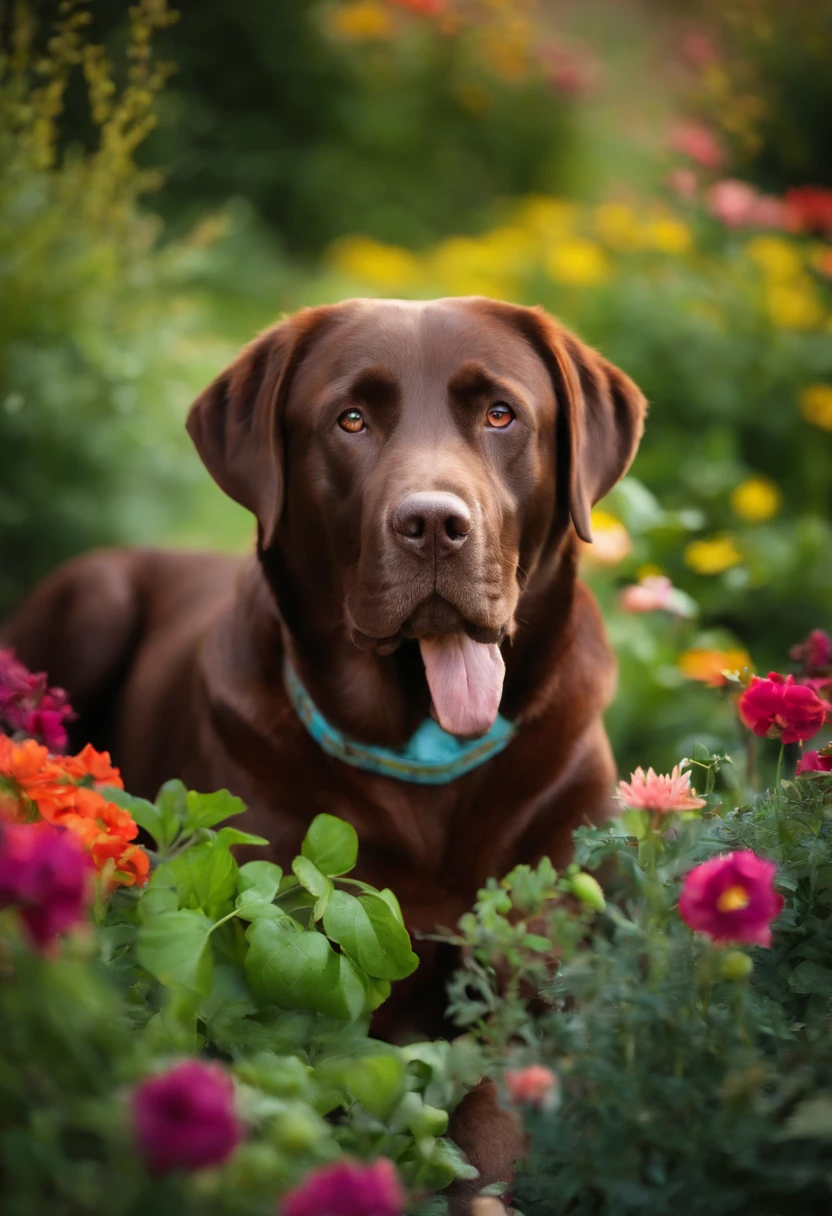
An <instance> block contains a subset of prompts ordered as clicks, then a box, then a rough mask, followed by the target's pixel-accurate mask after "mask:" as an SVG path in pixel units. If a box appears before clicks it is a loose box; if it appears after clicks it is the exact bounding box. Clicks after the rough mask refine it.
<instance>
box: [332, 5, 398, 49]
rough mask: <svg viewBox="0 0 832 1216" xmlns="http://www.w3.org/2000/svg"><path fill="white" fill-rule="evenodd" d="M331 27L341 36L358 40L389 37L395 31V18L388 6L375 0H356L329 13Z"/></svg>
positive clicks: (333, 31) (334, 32)
mask: <svg viewBox="0 0 832 1216" xmlns="http://www.w3.org/2000/svg"><path fill="white" fill-rule="evenodd" d="M328 20H329V28H330V30H331V31H332V33H333V34H336V35H337V36H338V37H340V38H353V39H355V40H356V41H359V40H364V39H373V38H389V37H390V35H391V34H392V33H393V18H392V15H391V13H390V11H389V9H388V8H386V7H385V5H383V4H376V3H375V2H374V0H355V2H354V3H353V4H344V5H341V6H340V7H338V8H334V9H333V10H332V11H331V12H330V14H329V19H328Z"/></svg>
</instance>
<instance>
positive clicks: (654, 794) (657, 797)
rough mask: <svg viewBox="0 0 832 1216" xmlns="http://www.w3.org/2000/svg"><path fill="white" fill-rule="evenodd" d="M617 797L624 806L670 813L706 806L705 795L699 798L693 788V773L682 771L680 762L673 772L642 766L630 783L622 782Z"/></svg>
mask: <svg viewBox="0 0 832 1216" xmlns="http://www.w3.org/2000/svg"><path fill="white" fill-rule="evenodd" d="M617 797H618V798H619V800H620V801H621V802H623V803H624V805H625V806H629V807H632V808H633V809H634V810H637V811H653V812H658V814H660V815H668V814H670V812H671V811H696V810H698V809H699V807H702V806H705V799H704V798H697V797H696V790H694V789H691V784H690V773H680V772H679V765H678V764H677V765H676V766H675V767H674V769H673V772H672V773H669V774H667V773H656V772H654V771H653V769H652V768H648V770H647V772H646V773H645V771H644V769H643V768H641V767H639V768H637V769H636V771H635V772H634V773H632V774H631V775H630V780H629V782H627V781H619V783H618V795H617Z"/></svg>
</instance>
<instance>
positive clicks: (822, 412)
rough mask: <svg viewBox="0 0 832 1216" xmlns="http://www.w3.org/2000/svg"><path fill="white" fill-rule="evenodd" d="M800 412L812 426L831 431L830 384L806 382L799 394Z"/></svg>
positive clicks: (831, 397)
mask: <svg viewBox="0 0 832 1216" xmlns="http://www.w3.org/2000/svg"><path fill="white" fill-rule="evenodd" d="M800 412H801V414H802V415H803V417H804V418H805V419H806V421H807V422H811V424H812V426H819V427H820V428H821V430H824V431H832V384H807V385H806V387H805V388H804V389H803V390H802V391H801V394H800Z"/></svg>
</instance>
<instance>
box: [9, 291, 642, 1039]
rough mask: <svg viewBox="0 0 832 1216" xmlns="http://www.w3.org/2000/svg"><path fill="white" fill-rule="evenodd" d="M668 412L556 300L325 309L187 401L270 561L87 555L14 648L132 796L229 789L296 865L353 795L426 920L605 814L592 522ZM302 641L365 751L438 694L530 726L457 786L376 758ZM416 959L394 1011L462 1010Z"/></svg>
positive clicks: (359, 824) (33, 606) (25, 609)
mask: <svg viewBox="0 0 832 1216" xmlns="http://www.w3.org/2000/svg"><path fill="white" fill-rule="evenodd" d="M644 411H645V403H644V399H643V397H642V395H641V394H640V393H639V391H638V389H637V388H636V387H635V385H634V384H633V383H632V382H631V381H630V380H629V379H628V378H627V377H626V376H625V375H623V373H622V372H620V371H619V370H618V369H616V368H615V367H613V366H612V365H611V364H610V363H608V362H607V361H606V360H605V359H603V358H602V357H601V356H600V355H598V354H596V353H595V352H593V351H591V350H589V349H588V348H587V347H586V346H584V345H583V344H582V343H581V342H579V341H578V340H577V339H576V338H574V337H573V336H572V335H570V334H569V333H567V332H566V331H565V330H564V329H563V328H561V327H560V326H559V325H558V324H557V323H556V322H555V321H553V320H552V319H551V318H550V317H548V316H547V315H546V314H545V313H544V312H542V311H541V310H538V309H526V308H520V307H514V306H511V305H506V304H499V303H496V302H494V301H492V300H486V299H481V298H470V299H449V300H438V301H432V302H425V303H406V302H402V301H392V300H386V301H373V300H352V301H349V302H347V303H344V304H340V305H335V306H332V307H322V308H314V309H307V310H305V311H303V312H301V313H299V314H297V315H296V316H294V317H292V318H290V319H289V320H287V321H284V322H283V323H282V324H280V325H278V326H276V327H275V328H273V329H271V330H268V331H267V332H266V333H264V334H263V335H261V336H260V337H259V338H258V339H257V340H256V341H255V342H253V343H252V344H251V345H250V346H248V347H247V348H246V349H245V350H244V351H243V353H242V354H241V355H240V356H239V358H238V359H237V360H236V362H235V363H234V364H233V365H232V366H231V367H230V368H229V369H228V370H227V371H226V372H224V373H223V374H222V375H221V376H219V377H218V378H217V379H216V380H215V381H214V383H213V384H212V385H211V386H210V387H209V388H208V389H206V391H205V392H204V393H203V394H202V396H201V397H200V398H199V399H198V400H197V402H196V403H195V405H194V406H193V408H192V410H191V414H190V416H189V419H188V429H189V431H190V434H191V436H192V438H193V440H194V443H195V444H196V447H197V449H198V451H199V453H200V455H201V457H202V459H203V461H204V462H205V464H206V465H207V467H208V469H209V471H210V473H211V474H212V476H213V477H214V478H215V480H216V481H217V483H218V484H219V485H220V487H221V488H222V489H223V490H224V491H225V492H226V493H227V494H229V495H230V496H231V497H232V498H234V499H236V500H237V501H238V502H240V503H242V504H243V505H244V506H246V507H247V508H249V510H251V511H252V512H253V513H254V515H255V516H256V517H257V521H258V544H257V554H256V557H255V556H252V557H250V558H242V559H236V558H228V557H217V556H208V555H197V554H175V553H163V552H154V551H106V552H97V553H92V554H90V555H88V556H85V557H81V558H78V559H76V560H75V561H72V562H69V563H67V564H66V565H65V566H64V567H62V568H61V569H60V570H58V571H57V572H56V573H55V574H54V575H52V576H51V577H50V578H49V579H47V580H46V581H45V582H44V583H42V584H41V585H40V586H39V587H38V588H36V590H35V591H34V592H33V594H32V595H31V596H30V597H29V598H28V600H27V601H26V602H25V603H24V604H23V605H22V607H21V608H20V609H19V610H18V612H17V613H16V615H14V616H13V617H12V618H11V620H10V621H9V622H8V623H7V624H6V626H5V628H4V630H3V635H2V636H3V640H4V642H5V643H6V644H11V645H13V646H14V647H15V648H16V649H17V651H18V653H19V655H20V657H21V658H22V659H23V661H24V662H26V663H27V664H28V665H29V666H31V667H34V668H36V669H38V670H46V671H48V672H49V674H50V677H51V679H52V680H53V681H54V682H55V683H57V684H60V685H62V686H64V687H65V688H67V690H68V691H69V693H70V696H71V699H72V702H73V704H74V705H75V706H76V707H77V709H78V710H79V711H80V714H81V720H80V723H79V737H80V738H81V739H82V740H86V739H88V738H90V737H92V738H93V739H94V740H95V741H96V742H97V743H98V744H99V745H102V746H109V747H110V748H111V750H112V751H113V753H114V757H115V760H116V762H117V763H118V764H119V765H120V766H121V768H122V772H123V776H124V780H125V784H126V787H127V788H128V789H129V790H131V791H133V792H134V793H137V794H143V795H146V796H152V795H153V794H154V793H155V791H156V789H157V787H158V786H159V784H160V783H161V782H162V781H163V780H165V779H166V778H169V777H173V776H179V777H182V778H183V780H184V781H186V782H187V783H188V784H189V785H191V786H193V787H195V788H197V789H205V790H208V789H215V788H219V787H227V788H228V789H230V790H232V791H233V792H235V793H236V794H239V795H240V796H241V797H242V798H243V799H244V800H245V801H246V802H247V804H248V805H249V807H250V808H251V810H250V811H249V812H248V816H247V819H248V821H249V822H248V823H247V824H244V826H247V827H249V828H250V829H251V830H253V831H256V832H260V833H261V834H262V835H264V836H266V837H268V839H269V840H270V841H271V842H272V848H273V852H274V854H275V856H276V857H277V858H279V859H280V860H285V859H286V858H287V857H291V856H292V855H293V853H294V852H295V851H297V849H298V846H299V844H300V841H301V839H302V837H303V835H304V832H305V830H306V827H307V825H308V823H309V821H310V819H311V818H312V817H313V816H314V815H315V814H317V813H318V812H319V811H329V812H331V813H333V814H336V815H340V816H342V817H343V818H345V819H348V820H350V821H351V822H352V823H353V824H354V825H355V827H356V828H357V830H358V833H359V837H360V841H361V849H360V862H359V865H360V870H359V876H360V877H362V878H364V879H366V880H367V881H369V882H372V883H376V884H378V885H379V886H390V887H392V888H393V890H394V891H395V892H396V893H397V895H398V896H399V898H400V900H401V903H402V906H403V909H404V914H405V918H406V921H407V924H408V926H409V927H410V928H411V929H414V930H425V931H427V930H431V929H433V927H434V926H435V925H437V924H444V925H451V924H453V923H454V922H455V921H456V919H457V917H458V916H459V914H460V913H461V912H462V911H463V910H464V909H466V908H467V907H468V906H469V905H470V903H471V901H472V899H473V897H474V895H475V892H476V890H477V888H478V886H480V885H481V884H482V883H483V882H484V880H485V879H486V878H487V877H488V876H489V875H500V874H503V873H504V872H505V871H506V870H508V869H509V868H510V867H511V866H513V865H514V864H515V863H517V862H519V861H526V862H534V861H536V860H537V859H538V858H539V857H540V856H541V855H543V854H549V855H550V856H551V857H552V858H553V860H554V861H555V864H558V863H559V862H562V861H563V860H564V858H566V857H567V856H568V853H569V848H570V833H571V831H572V829H573V828H574V827H575V825H576V824H578V823H579V822H580V821H581V820H584V819H590V820H597V819H599V818H600V817H603V816H604V815H605V814H607V813H608V810H609V808H610V792H611V786H612V781H613V776H614V769H613V761H612V757H611V754H610V749H609V745H608V742H607V739H606V735H605V733H604V729H603V726H602V722H601V713H602V710H603V709H604V707H605V706H606V705H607V703H608V701H609V699H610V696H611V694H612V688H613V681H614V665H613V660H612V657H611V654H610V652H609V648H608V645H607V642H606V639H605V636H604V630H603V626H602V623H601V620H600V617H599V613H598V610H597V607H596V604H595V602H594V600H593V598H592V596H591V594H590V593H589V592H588V591H587V590H586V588H585V587H584V586H583V585H582V584H581V583H580V582H578V581H577V579H576V573H575V564H576V549H577V541H576V533H577V536H578V537H580V538H582V539H583V540H584V541H589V540H591V533H590V511H591V508H592V505H593V504H594V503H595V502H596V501H597V500H598V499H599V498H601V497H602V496H603V495H604V494H606V493H607V491H608V490H610V489H611V487H612V486H613V485H614V484H615V483H616V482H617V481H618V479H619V478H620V477H621V476H622V474H623V473H624V472H625V471H626V469H627V468H628V466H629V464H630V462H631V460H632V458H633V455H634V454H635V450H636V447H637V445H638V442H639V439H640V436H641V431H642V426H643V419H644ZM285 660H288V663H289V665H290V668H291V672H292V673H294V676H291V675H290V677H289V678H290V679H292V678H296V679H297V680H298V681H299V682H300V685H301V686H302V687H303V689H305V692H306V694H307V695H308V697H309V699H310V700H311V703H312V704H313V705H314V706H315V707H316V709H317V711H318V713H319V715H320V717H321V720H324V721H325V722H326V723H327V724H328V725H329V726H330V727H331V728H332V729H333V730H334V731H336V732H341V735H342V736H345V737H346V738H347V740H348V745H349V741H350V740H352V741H354V744H355V747H356V749H357V752H358V753H360V752H361V749H362V748H365V749H369V751H370V752H377V751H378V749H385V753H390V752H394V753H395V752H397V751H400V750H401V749H402V748H403V747H404V745H405V744H406V743H407V741H408V740H409V739H411V737H412V736H413V735H414V732H416V731H417V729H418V728H420V726H421V725H422V724H423V723H425V722H426V721H429V718H430V715H431V713H432V714H433V717H434V718H435V719H437V720H438V722H439V724H440V725H441V726H442V727H443V728H444V731H445V735H444V736H443V737H444V738H447V737H448V736H457V737H477V736H481V735H485V736H486V738H488V737H489V733H490V732H491V731H492V728H493V727H494V724H495V720H497V714H498V709H499V712H500V715H501V718H500V719H499V721H500V722H501V723H502V722H503V719H505V720H507V722H509V723H512V724H513V726H514V733H513V734H512V735H510V737H509V738H508V741H507V744H506V739H505V738H504V739H503V743H502V745H501V746H502V750H498V751H496V752H495V753H494V754H492V755H491V756H490V758H488V759H486V760H485V761H484V762H482V763H479V764H477V765H476V766H475V767H472V768H471V769H470V771H467V772H465V773H464V774H463V775H461V776H458V777H456V779H453V780H450V781H447V782H445V783H444V784H443V783H440V784H423V783H421V781H420V779H418V777H417V779H416V780H413V779H408V780H402V779H399V777H396V776H392V777H391V776H389V775H384V774H383V773H379V772H372V771H368V770H367V766H366V765H362V764H361V763H355V762H349V763H347V762H345V761H344V760H343V759H340V758H336V757H335V756H333V755H331V754H328V753H327V752H326V751H324V750H322V748H321V747H320V746H319V744H318V742H316V741H315V739H313V737H312V735H311V734H310V732H309V730H308V729H307V726H306V725H304V723H303V722H302V721H301V720H300V718H299V716H298V713H297V712H296V708H295V706H293V703H292V701H291V700H290V698H289V696H288V695H287V691H286V671H285V669H284V661H285ZM503 725H505V723H503ZM431 729H434V728H431ZM440 733H441V732H440ZM466 754H467V753H466ZM359 759H360V756H359ZM422 953H423V958H424V961H423V965H422V966H421V967H420V968H419V970H418V971H417V973H416V975H415V976H414V977H413V978H412V980H411V981H407V982H406V983H405V984H401V985H399V986H398V988H399V991H398V994H396V993H395V992H394V997H393V998H392V999H391V1001H390V1002H388V1004H387V1005H386V1006H384V1007H383V1009H382V1010H381V1017H380V1020H379V1025H378V1029H379V1031H380V1032H381V1033H388V1034H391V1033H397V1032H401V1031H402V1030H404V1029H407V1028H410V1027H412V1028H414V1029H418V1030H419V1031H420V1032H422V1033H428V1032H434V1031H436V1030H437V1029H438V1028H439V1027H440V1025H441V1013H442V1002H443V991H442V983H441V982H440V979H439V978H438V974H437V973H438V971H440V970H441V967H442V962H443V960H442V959H441V958H439V957H437V956H436V955H431V954H430V948H429V947H423V948H422Z"/></svg>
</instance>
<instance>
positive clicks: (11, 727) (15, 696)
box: [0, 650, 75, 752]
mask: <svg viewBox="0 0 832 1216" xmlns="http://www.w3.org/2000/svg"><path fill="white" fill-rule="evenodd" d="M74 717H75V715H74V713H73V712H72V707H71V705H70V704H69V702H68V700H67V695H66V693H65V692H64V690H63V689H62V688H49V687H48V686H47V683H46V675H45V674H44V673H43V672H39V673H37V674H33V673H32V672H30V671H29V670H28V668H26V667H24V666H23V664H22V663H21V662H20V661H19V660H18V659H17V658H15V654H14V651H13V650H0V730H2V729H3V727H4V726H5V727H6V728H7V730H8V731H9V733H10V734H12V735H21V734H25V735H30V736H31V737H32V738H35V739H37V740H38V741H39V742H41V743H44V744H46V746H47V747H48V748H49V750H50V751H51V752H61V751H63V750H64V748H65V747H66V744H67V736H66V728H65V727H64V723H65V722H66V721H68V720H69V719H71V718H74Z"/></svg>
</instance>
